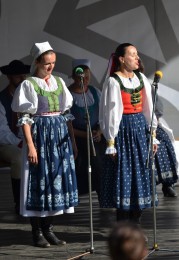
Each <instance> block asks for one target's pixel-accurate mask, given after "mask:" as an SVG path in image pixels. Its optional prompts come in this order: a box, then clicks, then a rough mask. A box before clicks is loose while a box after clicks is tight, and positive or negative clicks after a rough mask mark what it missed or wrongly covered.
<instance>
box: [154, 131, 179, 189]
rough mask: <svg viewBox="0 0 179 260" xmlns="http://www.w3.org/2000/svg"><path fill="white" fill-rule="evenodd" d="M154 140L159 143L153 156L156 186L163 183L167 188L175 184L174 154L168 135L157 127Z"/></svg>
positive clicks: (176, 177) (175, 167)
mask: <svg viewBox="0 0 179 260" xmlns="http://www.w3.org/2000/svg"><path fill="white" fill-rule="evenodd" d="M156 134H157V136H156V138H157V139H158V140H159V141H160V144H159V145H158V150H157V153H156V155H155V166H156V180H157V184H159V183H163V184H166V185H168V186H170V185H172V184H174V183H176V182H177V179H178V176H177V166H176V164H177V162H176V154H175V150H174V147H173V145H172V142H171V140H170V138H169V136H168V134H167V133H166V132H165V131H164V130H163V129H162V128H161V127H160V126H158V127H157V131H156Z"/></svg>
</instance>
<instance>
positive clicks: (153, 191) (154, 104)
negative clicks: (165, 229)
mask: <svg viewBox="0 0 179 260" xmlns="http://www.w3.org/2000/svg"><path fill="white" fill-rule="evenodd" d="M152 86H153V87H154V93H153V110H152V119H151V125H150V138H149V146H148V155H147V161H146V168H147V169H148V168H149V160H150V158H151V164H152V202H153V236H154V238H153V247H152V249H151V251H150V252H149V253H148V255H147V256H146V257H145V258H144V259H147V257H148V256H149V255H151V254H152V253H154V252H155V251H166V252H179V250H170V249H161V248H159V246H158V244H157V221H156V205H155V198H156V195H157V194H156V179H155V160H154V153H153V130H152V128H153V119H154V114H155V106H156V97H157V90H158V82H153V84H152Z"/></svg>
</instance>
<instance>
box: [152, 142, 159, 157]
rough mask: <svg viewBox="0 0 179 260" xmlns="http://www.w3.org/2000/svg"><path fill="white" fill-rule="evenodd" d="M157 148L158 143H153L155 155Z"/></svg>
mask: <svg viewBox="0 0 179 260" xmlns="http://www.w3.org/2000/svg"><path fill="white" fill-rule="evenodd" d="M157 149H158V145H157V144H153V153H154V155H155V154H156V152H157Z"/></svg>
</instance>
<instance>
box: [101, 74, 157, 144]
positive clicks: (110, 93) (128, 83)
mask: <svg viewBox="0 0 179 260" xmlns="http://www.w3.org/2000/svg"><path fill="white" fill-rule="evenodd" d="M140 74H141V75H142V78H143V82H144V89H143V90H144V91H143V109H142V113H143V114H144V116H145V118H146V120H147V122H148V124H149V125H150V124H151V118H152V109H153V103H152V96H151V85H150V83H149V81H148V79H147V78H146V77H145V75H144V74H142V73H140ZM120 79H121V81H122V83H123V85H124V87H126V88H131V89H135V88H136V87H138V86H139V85H140V81H139V79H138V77H137V76H136V75H135V74H134V77H133V78H130V79H129V78H124V77H121V76H120ZM122 114H123V102H122V97H121V89H120V86H119V83H118V81H117V80H116V79H114V78H113V77H109V78H107V79H106V80H105V82H104V84H103V89H102V95H101V100H100V109H99V123H100V127H101V130H102V132H103V135H104V137H105V138H106V140H107V141H109V140H114V139H115V137H116V136H117V133H118V131H119V125H120V122H121V118H122ZM153 128H154V129H156V128H157V118H156V116H155V115H154V121H153Z"/></svg>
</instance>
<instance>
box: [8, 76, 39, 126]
mask: <svg viewBox="0 0 179 260" xmlns="http://www.w3.org/2000/svg"><path fill="white" fill-rule="evenodd" d="M37 106H38V98H37V94H36V92H35V90H34V87H33V85H32V84H31V82H30V81H28V80H24V81H23V82H22V83H21V84H20V85H19V86H18V88H17V89H16V91H15V93H14V97H13V101H12V105H11V107H12V110H13V111H14V112H17V113H20V114H21V118H20V119H19V121H18V125H19V126H20V125H22V124H26V123H28V124H32V123H33V120H32V119H31V118H30V115H33V114H35V113H36V111H37Z"/></svg>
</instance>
